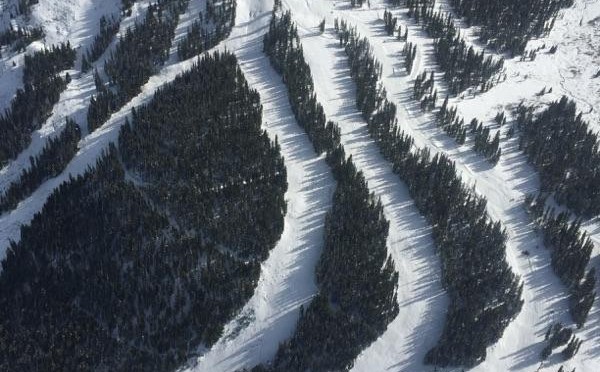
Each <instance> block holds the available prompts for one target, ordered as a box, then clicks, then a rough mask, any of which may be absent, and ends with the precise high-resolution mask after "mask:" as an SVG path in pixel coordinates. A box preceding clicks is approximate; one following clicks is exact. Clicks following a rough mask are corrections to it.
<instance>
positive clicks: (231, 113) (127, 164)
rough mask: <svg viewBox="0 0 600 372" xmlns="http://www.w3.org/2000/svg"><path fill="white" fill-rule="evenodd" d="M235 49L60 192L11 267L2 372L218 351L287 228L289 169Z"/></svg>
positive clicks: (168, 359)
mask: <svg viewBox="0 0 600 372" xmlns="http://www.w3.org/2000/svg"><path fill="white" fill-rule="evenodd" d="M261 122H262V106H261V104H260V100H259V96H258V93H257V92H256V91H254V90H251V89H249V87H248V84H247V82H246V80H245V79H244V76H243V74H242V72H241V70H240V69H239V66H238V65H237V60H236V58H235V56H233V55H232V54H230V53H223V54H218V53H216V54H214V55H209V56H204V57H203V58H202V59H201V60H200V61H199V62H198V64H197V65H195V66H194V67H193V68H192V69H191V70H190V71H188V72H186V73H184V74H182V75H180V76H179V77H177V78H176V79H175V80H174V81H173V82H172V83H170V84H167V85H166V86H164V87H163V88H161V89H160V90H159V91H158V92H157V93H156V96H155V97H154V99H153V100H152V101H151V102H150V103H149V104H148V105H147V106H144V107H140V108H138V109H136V110H135V111H134V112H133V113H132V119H131V121H129V122H128V123H127V124H126V125H124V126H123V127H122V129H121V132H120V134H119V141H118V147H117V146H115V145H114V144H110V146H109V148H108V150H107V151H106V152H105V153H104V154H103V155H102V156H101V157H100V159H99V160H98V161H97V163H96V165H95V166H93V167H90V168H89V169H88V170H87V171H86V172H85V173H84V174H83V175H79V176H76V177H72V176H71V177H70V178H69V180H68V181H66V182H65V183H63V184H62V185H60V186H59V188H58V189H57V190H55V192H53V193H52V194H51V195H50V197H49V198H48V201H47V202H46V204H45V206H44V207H43V209H42V211H41V212H40V213H37V214H36V215H35V217H34V218H33V220H32V221H31V223H30V225H28V226H23V227H22V231H21V240H20V241H19V242H18V243H14V242H13V243H11V245H10V247H9V248H8V250H7V256H6V258H5V259H4V260H3V262H2V272H1V273H0V340H2V342H0V369H2V370H23V371H29V370H44V371H64V370H73V371H74V370H77V371H97V370H110V371H166V370H172V369H174V368H176V367H177V366H179V365H181V363H183V362H184V361H185V360H186V359H187V358H189V357H191V355H192V354H193V352H194V350H196V348H197V347H198V346H199V345H207V346H210V345H211V344H213V343H214V342H215V341H216V340H217V339H218V338H219V337H220V335H221V332H222V329H223V325H224V324H225V322H227V321H228V320H230V319H231V317H232V316H233V315H234V314H235V313H236V312H237V311H239V310H240V309H241V307H242V306H243V304H244V303H245V302H246V301H247V300H248V299H249V298H250V296H251V295H252V294H253V291H254V288H255V286H256V284H257V281H258V277H259V273H260V264H261V262H262V261H263V260H264V259H266V257H267V255H268V252H269V251H270V250H271V249H272V248H273V246H274V245H275V243H276V242H277V240H278V239H279V237H280V235H281V232H282V230H283V216H284V213H285V210H286V206H285V200H284V193H285V191H286V189H287V183H286V170H285V167H284V164H283V158H282V157H281V155H280V153H279V145H278V144H277V143H276V142H275V143H273V142H271V141H270V140H269V138H268V137H267V135H266V133H265V132H264V131H262V130H261V129H260V126H261Z"/></svg>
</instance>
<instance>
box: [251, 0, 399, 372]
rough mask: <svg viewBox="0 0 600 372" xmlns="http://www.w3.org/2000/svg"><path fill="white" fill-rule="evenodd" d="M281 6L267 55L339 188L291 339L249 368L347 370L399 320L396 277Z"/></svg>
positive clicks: (376, 207) (374, 209) (379, 219)
mask: <svg viewBox="0 0 600 372" xmlns="http://www.w3.org/2000/svg"><path fill="white" fill-rule="evenodd" d="M280 7H281V5H280V3H277V2H276V4H275V8H274V14H273V18H272V19H271V23H270V25H269V31H268V33H267V34H266V35H265V38H264V51H265V53H266V54H267V55H268V56H269V59H270V60H271V63H272V65H273V67H274V68H275V69H276V70H277V71H278V72H279V73H280V74H281V75H282V77H283V81H284V83H285V84H286V86H287V88H288V93H289V97H290V104H291V106H292V110H293V112H294V115H295V117H296V120H297V122H298V124H299V125H300V126H302V127H303V128H304V129H305V131H306V133H307V134H308V136H309V138H310V140H311V142H312V144H313V146H314V148H315V150H316V151H317V152H318V153H322V152H326V154H327V157H326V159H327V163H328V164H329V166H330V167H331V168H332V171H333V174H334V177H335V179H336V181H337V187H336V191H335V194H334V198H333V206H332V210H331V211H330V212H329V213H328V214H327V217H326V223H325V246H324V248H323V253H322V255H321V257H320V259H319V262H318V264H317V268H316V278H317V285H318V294H317V296H316V297H315V298H314V299H313V300H312V301H311V303H310V304H309V305H308V306H307V307H306V308H302V309H301V312H300V318H299V320H298V324H297V326H296V330H295V332H294V334H293V335H292V337H291V338H290V339H289V340H287V341H285V342H284V343H282V344H281V345H280V347H279V350H278V351H277V355H276V356H275V359H274V360H273V362H272V363H271V364H269V365H268V366H263V365H260V366H257V367H255V368H254V370H256V371H305V370H312V371H329V370H347V369H349V368H350V367H351V366H352V364H353V361H354V359H355V358H356V356H357V355H358V354H359V353H360V352H361V351H362V350H363V349H364V348H365V347H367V346H368V345H369V344H370V343H372V342H373V341H375V339H376V338H377V337H378V336H379V335H381V334H382V333H383V332H384V331H385V329H386V327H387V325H388V324H389V323H390V322H391V321H392V320H393V319H394V318H395V317H396V315H397V314H398V304H397V300H396V287H397V285H398V273H397V272H396V271H395V269H394V263H393V261H392V259H391V257H389V256H388V253H387V248H386V239H387V235H388V228H389V223H388V221H387V220H386V219H385V217H384V216H383V208H382V206H381V203H380V202H379V201H377V200H376V199H375V197H374V195H373V194H371V193H369V189H368V187H367V184H366V182H365V179H364V176H363V175H362V173H360V172H358V171H357V169H356V167H355V166H354V164H353V162H352V158H351V157H350V158H348V159H346V156H345V153H344V149H343V146H342V145H341V144H340V133H339V129H338V128H337V125H336V124H334V123H332V122H327V120H326V117H325V114H324V110H323V107H322V106H321V104H320V103H318V101H317V99H316V96H315V93H314V84H313V81H312V76H311V73H310V68H309V66H308V64H307V63H306V61H305V60H304V55H303V50H302V45H301V43H300V39H299V37H298V33H297V30H296V26H295V24H294V23H293V22H292V19H291V13H290V12H289V11H286V12H282V11H281V10H280Z"/></svg>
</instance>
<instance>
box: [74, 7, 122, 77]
mask: <svg viewBox="0 0 600 372" xmlns="http://www.w3.org/2000/svg"><path fill="white" fill-rule="evenodd" d="M120 25H121V20H120V19H115V18H114V17H111V18H110V19H109V18H106V17H105V16H102V18H100V33H98V35H96V37H95V38H94V42H93V44H92V46H91V47H90V49H89V50H88V51H87V52H86V53H85V54H84V55H83V56H82V57H81V71H83V72H88V71H89V70H90V69H91V68H92V65H93V64H94V62H96V61H97V60H98V58H100V56H102V54H103V53H104V51H105V50H106V48H107V47H108V46H109V45H110V43H111V42H112V40H113V39H114V37H115V36H116V35H117V32H119V26H120Z"/></svg>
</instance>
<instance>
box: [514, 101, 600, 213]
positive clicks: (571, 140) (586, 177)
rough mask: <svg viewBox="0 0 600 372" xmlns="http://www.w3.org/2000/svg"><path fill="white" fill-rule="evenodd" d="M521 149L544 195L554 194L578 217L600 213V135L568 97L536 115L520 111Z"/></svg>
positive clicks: (531, 111) (520, 108)
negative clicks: (599, 135)
mask: <svg viewBox="0 0 600 372" xmlns="http://www.w3.org/2000/svg"><path fill="white" fill-rule="evenodd" d="M517 128H518V129H519V134H520V141H519V147H520V148H521V149H522V150H523V152H524V153H525V155H526V156H527V159H528V160H529V162H530V163H531V164H532V165H533V166H534V167H535V169H536V170H537V171H538V173H539V175H540V182H541V190H542V192H554V198H555V199H556V201H557V202H558V203H561V204H564V205H566V206H567V207H569V208H570V209H571V210H573V211H574V212H575V213H577V214H578V215H582V216H585V217H591V216H596V215H598V214H599V213H600V151H599V150H598V146H599V143H598V136H597V135H596V134H595V133H593V131H592V130H590V129H589V127H588V124H587V123H586V122H585V121H583V120H582V118H581V113H579V114H577V108H576V105H575V102H573V101H571V100H569V99H568V98H567V97H562V98H561V99H560V100H558V101H556V102H553V103H551V104H550V105H549V106H548V108H547V109H545V110H543V111H542V112H540V113H538V114H537V115H535V114H534V112H533V109H532V108H527V107H525V106H522V105H521V106H519V107H518V109H517Z"/></svg>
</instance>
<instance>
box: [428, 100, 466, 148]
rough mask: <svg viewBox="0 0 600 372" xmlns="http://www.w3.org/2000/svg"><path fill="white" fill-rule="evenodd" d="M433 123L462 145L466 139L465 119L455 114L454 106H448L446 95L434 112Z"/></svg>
mask: <svg viewBox="0 0 600 372" xmlns="http://www.w3.org/2000/svg"><path fill="white" fill-rule="evenodd" d="M435 123H436V125H437V126H438V127H440V128H442V129H443V130H444V132H446V133H447V134H448V135H449V136H450V137H452V138H454V140H456V143H458V144H459V145H462V144H464V143H465V141H466V139H467V128H466V126H465V119H464V118H462V117H459V116H458V115H457V108H456V107H448V96H446V98H445V99H444V103H442V106H441V107H440V109H439V111H438V112H437V113H436V114H435Z"/></svg>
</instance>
